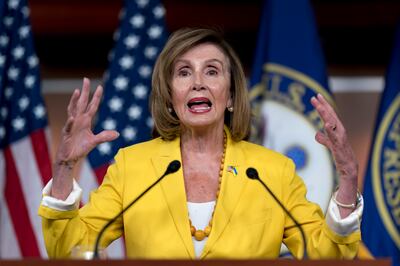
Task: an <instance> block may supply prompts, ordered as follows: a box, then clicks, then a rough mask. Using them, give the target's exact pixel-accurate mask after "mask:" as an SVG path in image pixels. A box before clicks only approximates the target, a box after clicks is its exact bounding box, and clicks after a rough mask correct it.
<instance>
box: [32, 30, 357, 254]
mask: <svg viewBox="0 0 400 266" xmlns="http://www.w3.org/2000/svg"><path fill="white" fill-rule="evenodd" d="M101 95H102V88H101V87H100V86H99V87H98V88H97V89H96V91H95V93H94V95H93V98H92V100H91V101H90V102H89V100H88V98H89V81H88V80H87V79H85V80H84V82H83V88H82V91H81V92H80V91H79V90H76V91H74V93H73V95H72V97H71V101H70V104H69V106H68V120H67V122H66V125H65V127H64V129H63V134H62V141H61V144H60V147H59V150H58V152H57V156H56V161H55V165H54V179H53V180H52V182H51V183H49V184H48V185H47V186H46V188H45V189H44V194H45V196H44V197H43V201H42V205H41V206H40V209H39V214H40V215H41V216H42V217H43V228H44V236H45V241H46V246H47V250H48V252H49V255H50V257H65V256H69V254H70V251H71V249H72V248H73V247H74V246H76V245H83V244H93V243H94V240H95V238H96V237H97V235H98V232H99V231H100V229H101V228H102V227H103V226H104V224H105V223H106V222H107V221H108V220H110V219H111V218H112V217H114V216H115V215H116V214H117V213H118V212H119V211H120V210H122V209H123V208H124V207H125V206H127V205H128V204H129V203H130V202H131V201H132V200H133V199H134V198H135V197H137V196H138V195H139V194H140V193H141V192H142V191H144V190H145V189H146V188H147V187H149V186H150V185H151V184H152V183H153V182H154V181H155V180H156V179H157V178H158V177H160V176H161V175H162V174H163V173H164V171H165V169H166V168H167V166H168V164H169V163H170V162H171V161H173V160H179V161H181V162H182V168H181V169H179V170H178V172H176V173H173V174H170V175H169V176H166V177H165V178H164V179H163V180H162V181H161V182H160V183H159V184H158V185H156V186H155V187H154V188H153V189H151V190H150V191H149V192H148V193H147V194H146V195H145V196H144V197H142V198H141V199H140V200H139V201H138V202H136V203H135V205H133V206H132V208H131V209H129V210H128V211H127V212H125V213H124V214H123V216H122V217H120V218H119V219H118V220H117V221H116V222H115V223H113V224H112V225H111V226H110V228H109V229H108V230H107V231H106V233H105V235H104V236H103V238H102V245H104V246H106V245H108V244H109V243H110V242H112V241H113V240H115V239H116V238H118V237H120V236H122V234H123V235H124V237H125V242H126V246H127V255H128V257H130V258H153V259H155V258H157V259H158V258H175V259H176V258H179V259H193V258H196V257H197V258H206V259H211V258H275V257H277V256H278V255H279V250H280V246H281V243H282V242H284V243H285V244H286V245H287V246H288V248H289V249H290V250H291V252H292V254H293V255H294V256H296V257H298V258H301V257H302V256H303V246H304V245H303V242H302V237H301V233H300V231H299V229H298V228H297V227H296V226H294V224H293V221H292V220H291V219H289V218H288V217H287V216H286V215H285V213H284V212H283V210H282V209H281V208H280V207H279V206H278V205H277V204H276V202H275V201H274V200H273V199H272V197H271V196H270V195H269V194H268V193H267V192H266V191H265V190H264V188H263V187H262V186H261V184H260V183H258V182H257V181H253V180H250V179H248V178H247V176H246V170H247V168H249V167H253V168H255V169H257V170H258V173H259V175H260V177H261V179H262V180H263V181H264V182H266V183H267V184H268V186H269V187H270V188H271V190H272V191H273V192H274V193H275V194H276V196H277V197H278V198H279V199H280V200H281V201H282V203H283V204H284V206H285V207H286V208H287V209H288V210H289V211H290V212H291V213H292V215H293V216H294V217H295V218H296V219H297V220H298V221H299V223H300V224H301V225H302V228H303V230H304V232H305V235H306V239H307V245H306V246H307V254H308V256H309V257H311V258H333V257H337V258H341V257H344V258H351V257H354V256H355V253H356V251H357V246H358V242H359V241H360V231H359V217H360V212H361V207H360V206H359V204H357V163H356V160H355V158H354V155H353V151H352V150H351V148H350V145H349V144H348V141H347V137H346V133H345V130H344V128H343V125H342V123H341V122H340V120H339V119H338V118H337V116H336V114H335V112H334V111H333V109H332V108H331V107H330V106H329V104H328V103H327V102H326V101H325V99H324V98H323V97H322V96H321V95H318V96H317V97H314V98H313V99H312V100H311V102H312V104H313V106H314V107H315V108H316V109H317V110H318V112H319V114H320V115H321V118H322V119H323V121H324V123H325V133H322V132H319V133H317V135H316V140H317V141H318V142H319V143H321V144H323V145H325V146H327V147H328V148H329V149H330V151H331V152H332V154H333V157H334V158H335V162H336V167H337V169H338V170H339V173H340V185H339V188H338V190H337V192H336V193H335V194H334V196H333V199H334V201H335V202H336V203H335V202H331V206H330V210H329V211H328V214H327V217H326V218H325V219H324V217H323V214H322V212H321V209H320V208H319V207H318V206H317V205H316V204H313V203H311V202H308V201H307V200H306V198H305V194H306V188H305V186H304V184H303V182H302V181H301V179H300V178H299V177H298V176H297V175H296V173H295V169H294V164H293V163H292V161H291V160H289V159H288V158H286V157H284V156H283V155H280V154H278V153H275V152H273V151H271V150H268V149H266V148H264V147H261V146H258V145H255V144H251V143H249V142H246V141H244V140H243V139H244V138H245V137H246V136H247V135H248V133H249V128H250V126H249V123H250V108H249V102H248V98H247V90H246V83H245V77H244V74H243V70H242V67H241V64H240V62H239V60H238V58H237V56H236V55H235V53H234V52H233V50H232V49H231V48H230V46H229V45H228V44H227V43H226V42H225V41H224V40H223V39H222V37H221V36H220V35H219V34H218V33H216V32H214V31H212V30H208V29H183V30H179V31H177V32H176V33H174V34H173V35H172V36H171V37H170V39H169V40H168V42H167V44H166V46H165V48H164V49H163V51H162V52H161V54H160V56H159V58H158V60H157V62H156V65H155V68H154V73H153V90H152V95H151V111H152V115H153V119H154V124H155V130H156V132H157V133H158V134H159V135H160V137H158V138H155V139H153V140H151V141H148V142H145V143H141V144H137V145H133V146H131V147H127V148H124V149H122V150H120V151H119V152H118V154H117V155H116V157H115V163H114V164H113V165H111V166H110V167H109V169H108V171H107V175H106V177H105V179H104V181H103V183H102V185H101V186H100V187H99V189H98V190H96V191H95V192H93V193H92V194H91V200H90V202H89V203H88V204H87V205H86V206H84V207H83V208H81V209H80V210H78V209H77V206H78V203H79V188H76V186H77V185H76V184H74V183H73V177H72V171H73V170H74V168H75V166H76V163H77V162H78V161H79V159H81V158H83V157H84V156H85V155H86V154H87V153H88V152H89V151H90V150H91V149H93V148H94V147H95V146H96V145H98V144H100V143H102V142H105V141H111V140H113V139H115V138H117V137H118V133H117V132H115V131H104V132H101V133H100V134H98V135H93V133H92V131H91V121H92V119H93V116H94V115H95V113H96V110H97V107H98V105H99V102H100V98H101Z"/></svg>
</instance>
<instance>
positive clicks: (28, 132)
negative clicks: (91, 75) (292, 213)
mask: <svg viewBox="0 0 400 266" xmlns="http://www.w3.org/2000/svg"><path fill="white" fill-rule="evenodd" d="M48 130H49V129H48V123H47V112H46V107H45V103H44V100H43V97H42V94H41V86H40V74H39V59H38V57H37V56H36V52H35V47H34V40H33V33H32V28H31V24H30V18H29V8H28V3H27V0H8V1H0V259H16V258H22V257H43V258H44V257H47V252H46V249H45V245H44V240H43V235H42V222H41V219H40V217H39V216H38V215H37V207H38V206H39V205H40V201H41V198H42V197H41V194H42V188H43V185H44V184H46V183H47V182H48V181H49V180H50V178H51V161H50V151H49V149H48V141H47V139H48V133H49V131H48Z"/></svg>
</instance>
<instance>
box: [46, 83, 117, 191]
mask: <svg viewBox="0 0 400 266" xmlns="http://www.w3.org/2000/svg"><path fill="white" fill-rule="evenodd" d="M89 94H90V80H89V79H87V78H84V79H83V84H82V91H80V90H79V89H76V90H75V91H74V92H73V94H72V96H71V99H70V102H69V104H68V119H67V122H66V123H65V125H64V128H63V130H62V134H61V142H60V145H59V148H58V151H57V154H56V159H55V163H54V181H53V186H52V195H53V196H55V197H58V198H65V196H67V195H68V194H69V192H70V191H71V189H72V176H71V174H72V170H73V168H74V167H75V166H76V164H77V162H78V161H79V159H81V158H83V157H85V156H86V155H87V154H88V153H89V152H90V151H91V150H92V149H93V148H95V147H96V146H97V145H98V144H100V143H103V142H107V141H112V140H114V139H116V138H117V137H118V136H119V134H118V132H116V131H114V130H105V131H102V132H100V133H99V134H97V135H95V134H93V132H92V122H93V117H94V116H95V114H96V112H97V109H98V106H99V103H100V100H101V96H102V94H103V88H102V87H101V86H98V87H97V88H96V91H95V92H94V94H93V97H92V99H91V100H90V102H89Z"/></svg>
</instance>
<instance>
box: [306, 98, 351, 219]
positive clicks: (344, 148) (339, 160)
mask: <svg viewBox="0 0 400 266" xmlns="http://www.w3.org/2000/svg"><path fill="white" fill-rule="evenodd" d="M311 104H312V105H313V106H314V107H315V109H316V110H317V111H318V113H319V115H320V117H321V119H322V120H323V122H324V129H325V130H324V132H318V133H317V134H316V135H315V139H316V141H317V142H319V143H320V144H322V145H324V146H326V147H327V148H328V149H329V150H330V152H331V153H332V156H333V158H334V160H335V165H336V169H337V170H338V172H339V174H340V180H339V181H340V182H339V189H338V192H337V196H336V199H337V200H338V201H340V202H341V203H344V204H353V203H355V202H356V199H357V176H358V162H357V159H356V157H355V155H354V152H353V149H352V148H351V145H350V143H349V141H348V139H347V134H346V129H345V128H344V126H343V124H342V122H341V121H340V119H339V118H338V116H337V114H336V112H335V111H334V109H333V108H332V106H330V105H329V103H328V102H327V101H326V99H325V98H324V97H323V96H322V95H321V94H318V95H317V97H313V98H312V99H311ZM351 212H352V210H351V209H342V208H340V213H341V216H342V217H346V216H347V215H348V214H350V213H351Z"/></svg>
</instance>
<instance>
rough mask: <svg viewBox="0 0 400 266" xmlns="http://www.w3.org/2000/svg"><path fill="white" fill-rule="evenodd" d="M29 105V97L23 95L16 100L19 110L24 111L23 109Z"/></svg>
mask: <svg viewBox="0 0 400 266" xmlns="http://www.w3.org/2000/svg"><path fill="white" fill-rule="evenodd" d="M28 105H29V99H28V97H26V96H23V97H22V98H21V99H19V100H18V106H19V109H21V111H25V109H26V108H27V107H28Z"/></svg>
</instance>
